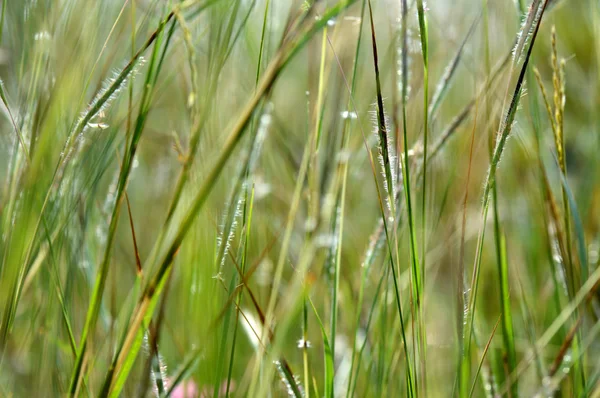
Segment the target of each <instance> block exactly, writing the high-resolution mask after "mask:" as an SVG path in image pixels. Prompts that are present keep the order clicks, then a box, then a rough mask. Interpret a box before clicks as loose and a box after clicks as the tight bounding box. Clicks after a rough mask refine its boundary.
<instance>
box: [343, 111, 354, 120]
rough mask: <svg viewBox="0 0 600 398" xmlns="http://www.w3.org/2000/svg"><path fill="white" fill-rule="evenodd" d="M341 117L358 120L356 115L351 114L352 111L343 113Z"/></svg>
mask: <svg viewBox="0 0 600 398" xmlns="http://www.w3.org/2000/svg"><path fill="white" fill-rule="evenodd" d="M341 115H342V119H344V120H345V119H356V118H358V115H357V114H356V112H352V111H343V112H342V113H341Z"/></svg>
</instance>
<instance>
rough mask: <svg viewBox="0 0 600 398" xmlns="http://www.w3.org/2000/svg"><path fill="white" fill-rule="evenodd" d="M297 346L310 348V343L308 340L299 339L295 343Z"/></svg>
mask: <svg viewBox="0 0 600 398" xmlns="http://www.w3.org/2000/svg"><path fill="white" fill-rule="evenodd" d="M297 346H298V348H310V347H312V344H311V343H310V341H308V340H304V339H300V340H298V344H297Z"/></svg>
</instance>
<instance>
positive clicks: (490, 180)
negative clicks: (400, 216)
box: [459, 0, 548, 383]
mask: <svg viewBox="0 0 600 398" xmlns="http://www.w3.org/2000/svg"><path fill="white" fill-rule="evenodd" d="M547 3H548V1H547V0H544V2H543V3H542V5H541V6H540V9H539V10H537V9H534V8H533V7H532V8H531V9H530V13H534V14H535V15H536V16H537V15H539V16H538V17H537V18H535V22H536V23H535V28H534V30H533V33H532V34H531V39H530V43H529V47H528V50H527V55H526V56H525V59H524V62H523V65H522V67H521V72H520V74H519V77H518V79H517V83H516V86H515V89H514V93H513V96H512V100H511V102H510V105H509V108H508V111H507V113H506V116H505V118H504V120H503V121H502V124H501V126H500V128H499V131H498V138H497V141H496V146H495V149H494V152H493V156H492V160H491V162H490V168H489V170H488V175H487V178H486V182H485V185H484V192H483V201H482V202H483V204H482V220H483V225H482V227H481V230H480V233H479V238H478V242H477V252H476V256H475V263H474V267H473V275H472V280H471V292H472V293H471V295H470V297H469V304H468V307H467V308H468V313H469V316H468V318H467V327H466V338H465V344H464V346H465V354H464V357H463V358H464V359H463V361H462V362H461V372H460V376H459V377H463V381H464V382H465V383H466V382H468V378H469V377H468V376H469V373H468V367H467V361H468V360H469V353H470V342H471V336H472V333H473V326H474V313H475V303H476V298H477V288H478V285H479V284H478V281H479V271H480V266H481V259H482V251H483V238H484V233H485V226H486V220H487V213H488V209H489V204H490V198H491V195H490V194H491V190H492V187H493V186H494V184H495V180H496V170H497V167H498V164H499V162H500V158H501V156H502V154H503V152H504V147H505V144H506V140H507V139H508V137H509V135H510V132H511V130H512V124H513V122H514V120H515V115H516V111H517V107H518V104H519V100H520V97H521V90H522V87H523V81H524V78H525V72H526V70H527V65H528V63H529V59H530V56H531V52H532V50H533V45H534V43H535V39H536V37H537V33H538V31H539V27H540V24H541V21H542V17H543V15H544V11H545V9H546V6H547Z"/></svg>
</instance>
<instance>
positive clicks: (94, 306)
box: [69, 13, 173, 395]
mask: <svg viewBox="0 0 600 398" xmlns="http://www.w3.org/2000/svg"><path fill="white" fill-rule="evenodd" d="M172 16H173V13H169V17H167V18H166V19H165V20H163V21H162V22H161V23H160V25H159V28H157V30H156V32H157V39H158V40H157V41H156V43H155V46H154V50H153V53H152V57H151V61H150V66H149V70H148V73H147V77H146V85H145V89H144V93H143V97H142V106H141V108H140V113H139V115H138V118H137V121H136V126H135V130H134V132H133V135H132V137H131V143H130V146H129V148H128V151H127V153H126V155H125V158H124V159H123V164H122V166H121V172H120V175H119V182H118V185H117V191H116V199H115V205H114V207H113V213H112V216H111V221H110V226H109V232H108V236H107V243H106V246H105V250H104V255H103V259H102V262H101V265H100V268H99V269H98V275H97V277H96V283H95V286H94V289H93V293H92V298H91V301H90V305H89V309H88V313H87V316H86V322H85V326H84V329H83V333H82V336H81V342H80V346H79V350H78V353H77V360H76V362H75V366H74V368H73V373H72V375H71V383H70V387H69V390H70V392H71V394H74V395H77V394H78V391H79V386H80V382H81V378H82V376H83V374H84V373H85V362H86V357H87V352H88V351H87V345H88V336H89V333H93V331H94V329H95V326H96V321H97V319H98V315H99V310H100V306H101V303H102V295H103V293H104V284H105V282H106V276H107V275H108V268H109V264H110V253H111V250H112V244H113V241H114V236H115V232H116V228H117V224H118V220H119V214H120V209H121V200H122V198H123V195H124V192H125V189H126V185H127V180H128V177H129V173H130V171H131V165H132V162H133V158H134V156H135V153H136V149H137V145H138V142H139V139H140V137H141V134H142V132H143V130H144V124H145V117H146V113H147V111H148V107H149V102H147V101H148V100H147V99H148V97H149V95H150V93H149V91H150V89H151V87H152V86H151V85H150V81H151V77H152V75H153V73H156V74H158V73H159V72H160V70H159V69H158V68H157V69H156V70H155V69H154V63H155V60H156V59H157V57H158V49H159V47H160V44H161V36H162V30H163V28H164V27H165V26H166V24H167V23H168V22H169V20H170V18H171V17H172ZM167 45H168V43H167ZM165 48H166V47H165Z"/></svg>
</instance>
